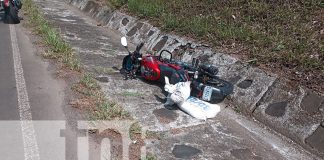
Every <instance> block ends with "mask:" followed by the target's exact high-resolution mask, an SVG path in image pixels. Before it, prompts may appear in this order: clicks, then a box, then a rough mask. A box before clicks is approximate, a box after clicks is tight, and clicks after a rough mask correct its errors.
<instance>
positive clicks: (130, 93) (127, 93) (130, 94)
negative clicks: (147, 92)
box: [122, 91, 144, 97]
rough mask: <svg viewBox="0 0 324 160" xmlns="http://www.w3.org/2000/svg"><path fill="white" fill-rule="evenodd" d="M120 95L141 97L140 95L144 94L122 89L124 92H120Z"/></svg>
mask: <svg viewBox="0 0 324 160" xmlns="http://www.w3.org/2000/svg"><path fill="white" fill-rule="evenodd" d="M122 95H123V96H126V97H142V96H144V94H143V93H139V92H130V91H124V92H122Z"/></svg>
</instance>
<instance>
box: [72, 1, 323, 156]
mask: <svg viewBox="0 0 324 160" xmlns="http://www.w3.org/2000/svg"><path fill="white" fill-rule="evenodd" d="M67 2H69V3H70V4H71V5H73V6H75V7H77V8H79V9H80V10H82V11H83V12H85V13H86V14H88V15H89V16H91V17H93V18H94V19H95V20H97V21H98V22H100V23H101V24H102V25H103V26H105V27H109V28H112V29H114V30H116V31H119V32H120V33H121V34H122V35H124V36H126V37H127V38H128V39H129V40H130V41H131V42H133V43H134V44H138V43H139V42H145V47H146V48H147V49H148V50H149V51H153V52H155V53H157V52H158V51H160V50H162V49H167V50H169V51H171V52H173V53H174V54H175V57H177V58H179V59H181V60H183V61H186V62H189V61H190V60H191V59H192V58H194V57H195V58H197V57H198V58H200V59H202V60H203V61H205V62H208V63H211V64H213V65H216V66H218V67H219V70H220V72H219V75H220V77H222V78H224V79H226V80H229V81H231V82H232V83H233V84H234V85H235V89H234V94H232V95H231V99H232V100H233V102H234V105H236V106H237V107H239V109H240V110H241V111H242V113H244V114H246V115H249V116H250V115H252V116H254V117H255V118H256V119H257V120H259V121H260V122H262V123H264V124H266V125H267V126H269V127H271V128H273V129H274V130H276V131H278V132H279V133H281V134H283V135H285V136H287V137H289V138H291V139H292V140H294V141H296V142H297V143H299V144H300V145H302V146H303V147H305V148H306V149H308V150H310V151H312V152H313V153H316V154H318V155H320V156H324V147H323V146H324V129H323V122H324V96H323V95H319V94H316V93H313V92H312V91H310V90H306V89H304V88H303V87H298V88H297V89H296V88H292V87H289V85H288V83H287V82H285V81H284V80H282V78H281V79H278V78H277V76H276V75H274V74H269V73H266V72H265V71H263V70H260V69H258V68H254V67H251V66H249V65H247V64H244V63H242V62H240V61H239V60H237V59H236V58H234V57H230V56H229V55H226V54H222V53H217V52H215V51H213V50H212V49H211V48H210V47H208V46H206V45H203V44H199V43H198V42H195V41H194V40H191V39H187V38H184V37H179V36H176V35H170V34H166V33H163V32H161V31H160V30H159V29H158V28H156V27H154V26H152V25H151V24H149V23H148V22H143V21H139V20H138V19H137V18H134V17H131V16H128V15H126V14H124V13H120V12H118V11H113V10H112V9H110V8H109V7H107V6H102V5H101V4H98V3H97V2H95V1H92V0H67ZM116 86H117V84H116ZM130 108H132V107H130ZM134 111H136V110H134ZM160 112H161V113H162V112H163V111H155V110H152V114H154V113H160ZM163 113H164V112H163ZM171 115H173V113H172V114H171ZM178 120H180V121H178V122H179V123H180V122H181V121H182V120H181V118H180V119H179V118H178ZM148 125H149V126H150V125H156V124H148ZM184 125H185V124H184ZM170 126H172V124H170ZM170 126H168V125H165V126H160V130H165V127H167V128H168V127H170Z"/></svg>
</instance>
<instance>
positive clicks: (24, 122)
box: [9, 25, 40, 160]
mask: <svg viewBox="0 0 324 160" xmlns="http://www.w3.org/2000/svg"><path fill="white" fill-rule="evenodd" d="M9 28H10V36H11V46H12V53H13V61H14V70H15V78H16V88H17V96H18V110H19V115H20V124H21V131H22V138H23V142H24V155H25V160H39V159H40V157H39V150H38V145H37V141H36V135H35V129H34V125H33V122H32V114H31V109H30V105H29V99H28V94H27V90H26V83H25V78H24V71H23V68H22V65H21V58H20V52H19V47H18V41H17V35H16V30H15V26H14V25H10V26H9Z"/></svg>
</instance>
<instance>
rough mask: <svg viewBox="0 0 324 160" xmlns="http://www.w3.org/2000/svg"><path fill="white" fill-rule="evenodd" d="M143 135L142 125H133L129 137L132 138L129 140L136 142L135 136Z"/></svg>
mask: <svg viewBox="0 0 324 160" xmlns="http://www.w3.org/2000/svg"><path fill="white" fill-rule="evenodd" d="M141 133H142V127H141V126H140V124H139V123H138V122H136V123H133V124H132V125H131V127H130V130H129V136H130V137H129V138H130V139H131V140H134V139H135V138H136V137H135V135H136V134H141Z"/></svg>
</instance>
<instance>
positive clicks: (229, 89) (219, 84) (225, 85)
mask: <svg viewBox="0 0 324 160" xmlns="http://www.w3.org/2000/svg"><path fill="white" fill-rule="evenodd" d="M207 85H210V86H213V87H215V88H217V89H219V90H221V92H222V93H223V95H224V96H227V95H230V94H231V93H233V90H234V86H233V84H232V83H230V82H227V81H225V80H222V79H219V78H212V79H209V80H208V81H207Z"/></svg>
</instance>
